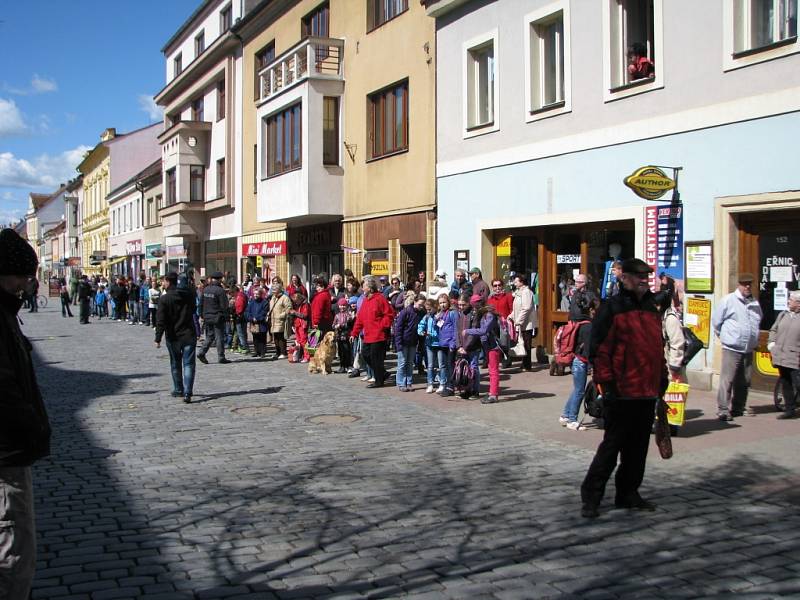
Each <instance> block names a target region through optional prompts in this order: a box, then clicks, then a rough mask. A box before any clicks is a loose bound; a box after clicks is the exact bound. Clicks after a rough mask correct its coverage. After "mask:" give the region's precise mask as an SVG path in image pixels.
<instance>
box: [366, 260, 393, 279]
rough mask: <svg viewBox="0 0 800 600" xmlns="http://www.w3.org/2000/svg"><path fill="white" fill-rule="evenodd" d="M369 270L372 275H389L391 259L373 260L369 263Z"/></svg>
mask: <svg viewBox="0 0 800 600" xmlns="http://www.w3.org/2000/svg"><path fill="white" fill-rule="evenodd" d="M369 267H370V268H369V272H370V273H371V274H372V275H378V276H380V275H387V276H388V275H389V261H388V260H373V261H370V264H369Z"/></svg>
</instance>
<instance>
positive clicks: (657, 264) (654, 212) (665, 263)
mask: <svg viewBox="0 0 800 600" xmlns="http://www.w3.org/2000/svg"><path fill="white" fill-rule="evenodd" d="M645 262H646V263H647V264H648V265H649V266H650V267H652V268H653V271H654V273H653V274H652V275H651V276H650V289H652V290H653V291H657V290H658V289H659V281H658V280H659V276H660V275H661V274H662V273H664V274H665V275H668V276H669V277H672V278H673V279H674V280H675V281H676V282H680V283H681V284H680V285H679V288H682V284H683V205H682V204H657V205H655V206H647V207H645Z"/></svg>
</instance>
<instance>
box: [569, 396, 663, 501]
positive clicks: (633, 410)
mask: <svg viewBox="0 0 800 600" xmlns="http://www.w3.org/2000/svg"><path fill="white" fill-rule="evenodd" d="M655 406H656V401H655V399H654V398H650V399H636V400H620V399H614V400H613V402H612V403H610V405H609V406H608V407H606V409H605V411H604V415H603V419H604V422H605V432H604V435H603V441H602V442H600V446H598V448H597V453H596V454H595V455H594V460H592V464H591V465H590V466H589V471H588V472H587V473H586V478H585V479H584V480H583V485H581V499H582V500H583V502H584V503H585V504H591V505H593V506H597V505H598V504H600V501H601V500H602V499H603V494H604V493H605V489H606V482H607V481H608V478H609V477H611V473H613V471H614V468H615V467H616V466H617V456H619V468H617V474H616V477H615V481H616V486H617V500H620V501H624V500H627V499H631V498H635V497H636V495H637V494H638V490H639V486H640V485H641V484H642V479H643V478H644V468H645V463H646V461H647V448H648V447H649V445H650V430H651V428H652V426H653V418H654V416H655Z"/></svg>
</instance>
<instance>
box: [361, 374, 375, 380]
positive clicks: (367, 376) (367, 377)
mask: <svg viewBox="0 0 800 600" xmlns="http://www.w3.org/2000/svg"><path fill="white" fill-rule="evenodd" d="M361 381H369V375H364V376H363V377H362V378H361ZM373 381H374V380H373Z"/></svg>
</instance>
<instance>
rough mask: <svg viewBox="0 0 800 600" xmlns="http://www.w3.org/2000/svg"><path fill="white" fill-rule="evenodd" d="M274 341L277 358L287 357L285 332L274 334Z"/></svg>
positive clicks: (275, 332)
mask: <svg viewBox="0 0 800 600" xmlns="http://www.w3.org/2000/svg"><path fill="white" fill-rule="evenodd" d="M272 341H273V342H274V343H275V356H286V335H285V334H284V333H283V331H274V332H272Z"/></svg>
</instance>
